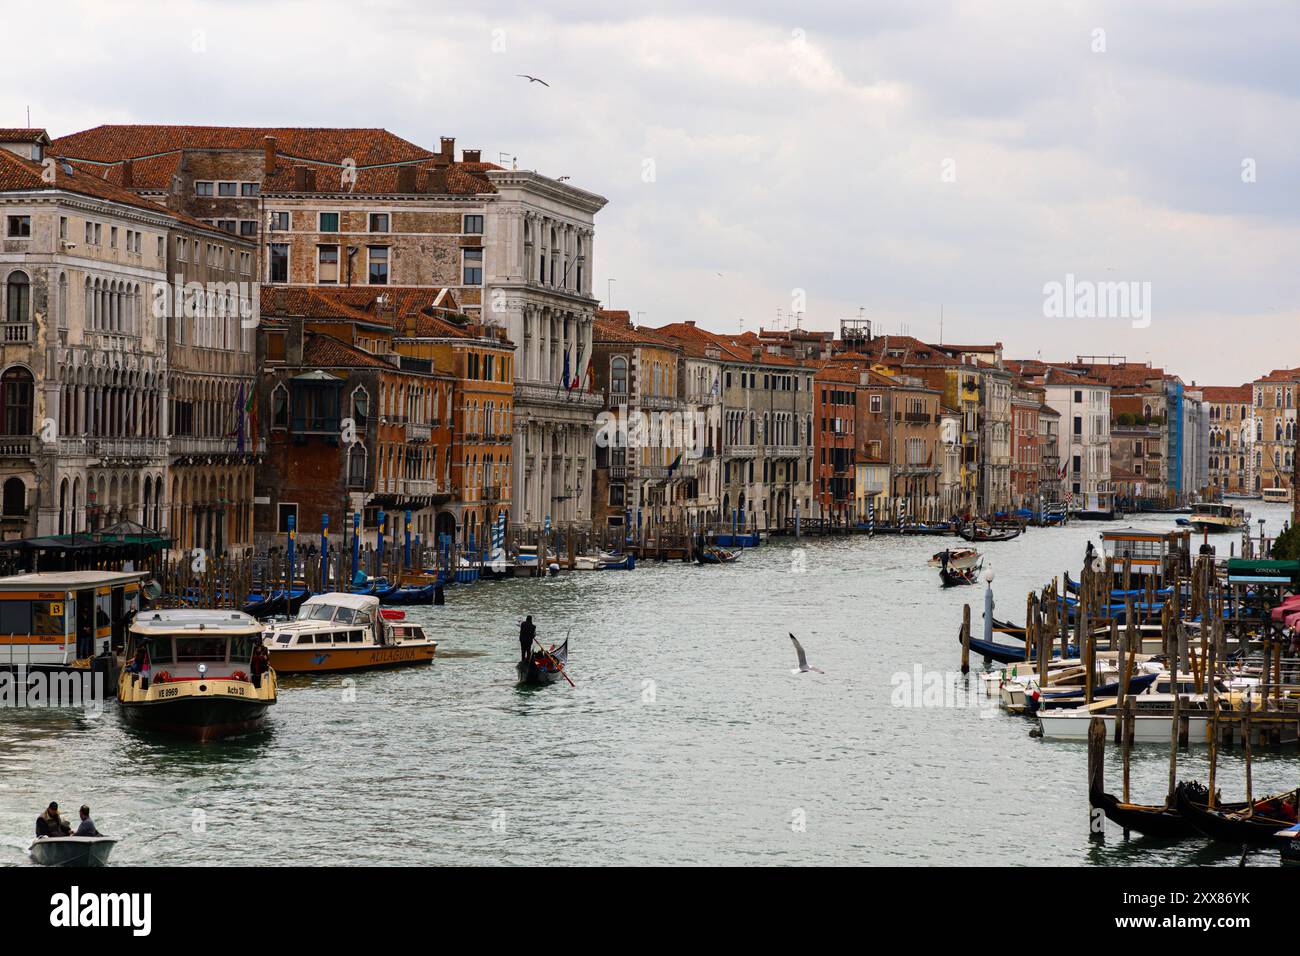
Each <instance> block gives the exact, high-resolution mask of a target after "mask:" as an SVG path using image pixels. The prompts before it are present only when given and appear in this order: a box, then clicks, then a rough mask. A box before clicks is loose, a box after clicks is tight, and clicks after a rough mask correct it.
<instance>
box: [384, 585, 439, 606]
mask: <svg viewBox="0 0 1300 956" xmlns="http://www.w3.org/2000/svg"><path fill="white" fill-rule="evenodd" d="M433 589H434V585H432V584H423V585H415V586H410V585H408V586H404V587H400V588H398V589H397V590H396V591H394V592H392V593H391V594H389V595H388V596H387V597H381V598H380V601H382V602H383V603H384V604H432V603H433Z"/></svg>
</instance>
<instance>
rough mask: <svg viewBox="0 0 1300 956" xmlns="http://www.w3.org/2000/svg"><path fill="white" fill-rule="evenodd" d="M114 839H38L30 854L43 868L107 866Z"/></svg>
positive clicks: (72, 837)
mask: <svg viewBox="0 0 1300 956" xmlns="http://www.w3.org/2000/svg"><path fill="white" fill-rule="evenodd" d="M116 843H117V840H115V839H113V838H112V837H106V836H97V837H79V836H66V837H37V838H36V839H35V840H33V841H32V845H31V847H30V848H29V850H28V852H29V853H30V854H31V857H32V859H33V860H35V861H36V862H37V863H39V864H40V865H41V866H107V865H108V857H109V854H110V853H112V852H113V846H114V845H115V844H116Z"/></svg>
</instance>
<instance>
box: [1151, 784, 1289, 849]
mask: <svg viewBox="0 0 1300 956" xmlns="http://www.w3.org/2000/svg"><path fill="white" fill-rule="evenodd" d="M1298 796H1300V792H1298V791H1295V790H1289V791H1287V792H1285V793H1281V794H1277V795H1275V796H1271V797H1264V798H1263V799H1261V800H1256V801H1254V803H1253V804H1245V803H1242V804H1233V805H1229V806H1226V807H1221V806H1218V805H1216V806H1215V808H1214V809H1213V810H1211V809H1210V807H1209V791H1208V790H1207V789H1206V788H1205V786H1204V785H1203V784H1201V783H1199V782H1197V781H1192V782H1191V783H1180V784H1178V787H1177V788H1176V789H1175V791H1174V799H1175V802H1176V806H1177V808H1178V812H1179V814H1181V815H1182V816H1183V817H1184V818H1185V819H1186V820H1187V821H1188V822H1189V823H1190V824H1191V825H1192V826H1193V827H1195V828H1196V829H1197V830H1198V831H1200V832H1201V833H1202V834H1204V835H1205V836H1207V837H1210V838H1211V839H1214V840H1220V841H1222V842H1224V843H1231V844H1233V845H1235V846H1243V845H1250V846H1271V847H1277V848H1281V846H1282V845H1283V843H1284V840H1285V838H1284V837H1279V836H1278V835H1277V834H1278V831H1279V830H1282V829H1284V828H1286V827H1289V826H1291V825H1293V824H1294V823H1295V822H1296V800H1297V797H1298Z"/></svg>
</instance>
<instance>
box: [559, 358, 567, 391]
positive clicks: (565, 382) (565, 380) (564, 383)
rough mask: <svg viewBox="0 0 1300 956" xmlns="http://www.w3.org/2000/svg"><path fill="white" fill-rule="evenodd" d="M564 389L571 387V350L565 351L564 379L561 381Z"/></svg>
mask: <svg viewBox="0 0 1300 956" xmlns="http://www.w3.org/2000/svg"><path fill="white" fill-rule="evenodd" d="M560 381H561V383H562V384H563V385H564V387H565V388H566V389H567V388H568V387H569V350H568V349H565V350H564V377H563V378H562V379H561V380H560Z"/></svg>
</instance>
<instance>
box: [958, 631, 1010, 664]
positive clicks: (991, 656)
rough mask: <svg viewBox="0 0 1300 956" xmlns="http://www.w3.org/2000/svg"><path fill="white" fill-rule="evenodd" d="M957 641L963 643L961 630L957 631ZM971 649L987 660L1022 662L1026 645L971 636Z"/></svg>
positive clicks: (1005, 662) (1000, 662)
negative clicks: (1002, 642)
mask: <svg viewBox="0 0 1300 956" xmlns="http://www.w3.org/2000/svg"><path fill="white" fill-rule="evenodd" d="M957 643H958V644H960V643H961V631H960V630H958V631H957ZM970 649H971V650H972V651H974V652H975V653H976V654H979V655H981V656H982V657H984V658H985V659H987V660H990V661H996V662H997V663H999V664H1020V663H1023V662H1024V660H1025V647H1024V645H1023V644H1022V645H1020V646H1019V647H1016V646H1014V645H1008V644H999V643H997V642H996V641H986V640H983V639H982V638H978V637H971V639H970Z"/></svg>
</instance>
